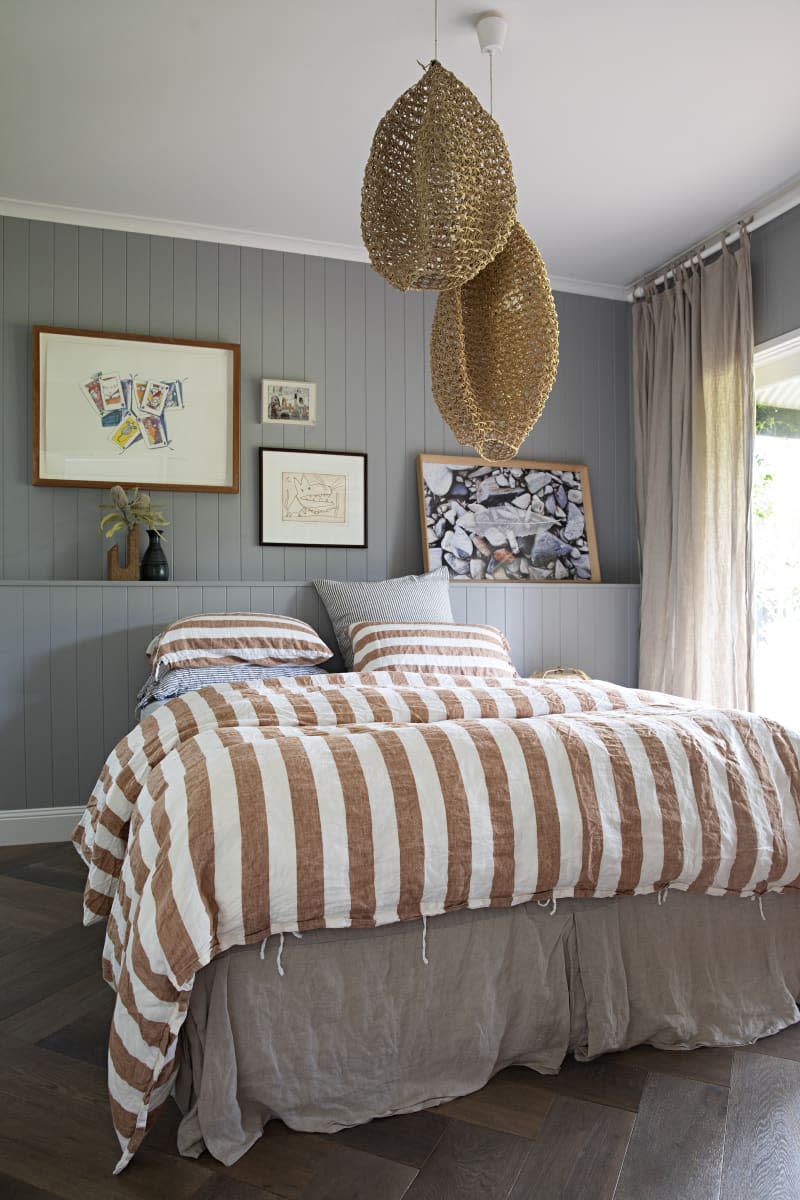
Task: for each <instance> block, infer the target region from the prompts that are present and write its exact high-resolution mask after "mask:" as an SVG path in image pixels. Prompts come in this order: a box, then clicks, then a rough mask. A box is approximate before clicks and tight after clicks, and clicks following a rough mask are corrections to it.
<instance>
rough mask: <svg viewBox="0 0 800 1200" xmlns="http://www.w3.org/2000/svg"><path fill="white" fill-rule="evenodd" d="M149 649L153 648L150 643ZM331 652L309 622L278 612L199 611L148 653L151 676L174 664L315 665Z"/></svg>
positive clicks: (158, 675) (174, 626) (171, 628)
mask: <svg viewBox="0 0 800 1200" xmlns="http://www.w3.org/2000/svg"><path fill="white" fill-rule="evenodd" d="M148 649H149V647H148ZM332 657H333V651H332V650H330V649H329V648H328V646H326V645H325V643H324V642H323V640H322V638H321V637H320V636H319V634H318V633H315V632H314V630H313V629H312V628H311V626H310V625H306V623H305V621H298V620H297V619H296V618H295V617H283V616H278V615H276V614H274V613H249V612H229V613H198V614H197V615H196V616H193V617H183V618H182V619H181V620H180V621H175V622H174V624H172V625H170V626H168V628H167V629H165V630H164V632H163V633H162V634H161V637H160V638H159V640H158V645H157V646H156V647H155V649H154V650H153V652H152V654H151V656H150V665H151V670H152V673H153V676H154V677H155V678H156V679H160V678H161V676H162V675H163V674H164V673H165V672H166V671H170V670H172V669H173V668H175V667H194V668H197V667H221V666H227V665H229V664H232V663H250V664H251V665H252V666H260V667H279V666H282V665H283V664H291V665H292V666H315V665H316V664H317V663H321V662H325V661H326V660H327V659H329V658H332Z"/></svg>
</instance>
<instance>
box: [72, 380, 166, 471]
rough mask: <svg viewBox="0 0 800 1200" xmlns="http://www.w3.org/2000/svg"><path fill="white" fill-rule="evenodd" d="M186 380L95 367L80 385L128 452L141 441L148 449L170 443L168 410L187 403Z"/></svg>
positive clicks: (116, 441)
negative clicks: (115, 372)
mask: <svg viewBox="0 0 800 1200" xmlns="http://www.w3.org/2000/svg"><path fill="white" fill-rule="evenodd" d="M185 382H186V381H185V380H183V379H139V378H137V376H135V375H133V374H128V375H104V374H103V372H102V371H95V372H94V373H93V374H92V375H90V376H89V378H88V379H85V380H84V381H83V382H82V383H80V384H79V385H78V386H79V388H80V391H81V392H82V393H83V395H84V396H85V397H86V399H87V400H88V401H89V404H90V405H91V407H92V409H93V411H95V412H96V413H97V415H98V416H99V418H100V424H101V425H102V426H103V428H104V429H108V430H109V431H110V440H111V441H112V442H113V443H114V445H115V446H116V447H117V448H118V449H119V451H120V452H121V453H124V452H125V451H126V450H130V448H131V447H132V446H135V445H137V443H139V442H141V443H142V444H143V445H144V446H146V447H147V448H148V450H163V449H166V448H167V447H168V446H169V445H170V437H169V430H168V426H167V418H168V415H169V412H168V410H169V409H173V408H177V409H181V408H183V407H184V395H185V391H186V389H185V387H184V384H185ZM175 424H177V422H176V423H175Z"/></svg>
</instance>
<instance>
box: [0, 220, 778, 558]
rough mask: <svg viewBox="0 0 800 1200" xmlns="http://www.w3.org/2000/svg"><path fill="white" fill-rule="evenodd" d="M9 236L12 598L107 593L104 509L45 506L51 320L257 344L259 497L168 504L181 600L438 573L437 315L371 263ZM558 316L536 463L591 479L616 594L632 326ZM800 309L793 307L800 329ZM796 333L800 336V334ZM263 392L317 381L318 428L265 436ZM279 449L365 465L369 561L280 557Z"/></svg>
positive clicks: (630, 550) (574, 299)
mask: <svg viewBox="0 0 800 1200" xmlns="http://www.w3.org/2000/svg"><path fill="white" fill-rule="evenodd" d="M790 216H791V215H790V214H787V220H786V221H785V222H784V225H785V227H786V229H787V230H789V232H791V228H792V227H791V225H790V222H789V217H790ZM792 219H793V218H792ZM782 220H783V219H782ZM774 224H775V226H776V230H775V231H774V233H772V234H769V235H767V234H763V241H762V243H761V247H762V249H761V251H760V258H759V263H760V264H761V269H762V274H763V273H764V271H767V272H773V271H779V270H780V263H781V261H782V259H781V254H782V253H783V251H784V241H785V237H784V236H783V235H781V234H780V229H778V222H775V223H774ZM768 228H771V227H768ZM761 234H762V231H759V234H758V235H756V237H755V238H754V247H756V246H757V244H758V243H757V238H758V236H759V235H761ZM2 235H3V236H2V239H0V248H2V263H1V264H0V275H1V277H2V290H1V291H0V297H2V317H3V320H2V339H3V340H2V367H1V371H2V373H1V374H0V386H1V387H2V396H0V461H1V462H2V466H3V473H2V481H0V578H4V579H7V580H12V579H19V580H25V579H37V578H41V579H45V578H55V579H65V578H78V579H86V580H92V579H94V580H99V579H101V578H102V577H103V574H104V571H105V551H106V549H107V543H104V541H103V539H102V538H101V536H100V535H99V533H98V530H97V519H98V511H97V505H98V503H99V502H100V499H101V495H100V493H99V492H98V491H97V490H96V489H71V488H59V489H44V488H42V489H31V487H30V467H29V461H30V352H31V348H30V332H29V325H30V323H32V322H33V321H34V320H38V321H50V320H52V321H53V322H54V323H56V324H63V325H67V326H77V327H84V328H92V329H97V328H102V329H105V330H107V331H109V332H115V331H117V330H123V329H124V330H126V331H128V332H131V333H150V334H153V335H155V336H158V335H164V336H169V335H171V334H172V335H174V336H178V337H190V338H191V337H195V336H196V337H198V338H204V339H217V338H221V339H223V340H226V339H227V340H232V341H240V342H241V345H242V394H241V403H242V409H241V412H242V431H241V492H240V494H239V495H238V496H217V495H213V494H212V495H210V494H203V493H201V494H193V493H183V494H181V493H176V494H170V493H162V496H161V497H160V499H161V500H162V503H163V506H164V508H165V511H166V513H167V516H168V517H169V519H170V520H171V522H172V524H171V527H170V530H169V542H168V545H167V551H168V554H169V556H170V559H171V566H172V575H173V578H175V579H176V580H178V581H179V582H182V581H186V580H200V581H202V582H206V581H213V580H216V579H236V578H242V579H246V580H253V581H256V580H259V579H263V580H267V581H273V582H276V581H279V580H281V579H284V578H287V577H288V578H292V579H303V578H306V579H309V578H313V577H315V576H318V575H322V574H333V575H339V576H343V577H346V578H360V577H369V578H380V577H382V576H386V575H388V574H403V573H405V572H408V571H418V570H420V569H421V565H422V560H421V552H420V549H421V548H420V541H419V530H418V517H417V499H416V478H415V463H414V460H415V457H416V455H417V454H418V453H419V452H421V451H428V452H431V453H440V452H452V453H459V452H460V448H459V447H458V446H457V444H456V442H455V439H454V438H453V435H452V434H451V433H450V431H449V429H447V427H446V426H445V424H444V422H443V421H442V418H441V416H440V414H439V412H438V409H437V408H436V405H435V403H434V401H433V396H432V394H431V387H430V377H429V375H430V373H429V365H428V341H429V336H430V327H431V323H432V320H433V313H434V308H435V299H436V298H435V296H434V295H432V294H430V293H424V294H423V293H408V294H402V293H400V292H397V291H395V290H394V289H392V288H390V287H388V286H387V285H386V284H385V283H384V281H383V280H382V279H380V278H379V277H378V276H377V275H376V274H375V273H374V272H373V271H372V270H371V268H369V267H366V266H364V265H363V264H361V263H342V262H338V261H335V260H330V259H329V260H324V259H320V258H314V257H309V258H304V257H303V256H301V255H294V254H279V253H276V252H273V251H256V250H251V249H240V248H239V247H237V246H228V245H225V246H218V245H214V244H212V243H207V242H198V243H195V242H192V241H189V240H184V239H175V240H173V239H171V238H164V237H149V236H147V235H145V234H133V233H129V234H126V233H117V232H113V231H103V230H98V229H76V228H73V227H70V226H65V225H56V226H52V225H50V224H47V223H38V222H27V221H22V220H18V219H15V218H4V219H3V220H2ZM779 235H780V236H779ZM787 236H788V235H787ZM782 237H783V240H781V238H782ZM781 278H783V275H781ZM783 292H784V293H785V292H786V288H785V287H784V288H783ZM556 302H557V306H558V310H559V320H560V325H561V366H560V371H559V376H558V379H557V381H556V386H555V388H554V390H553V395H552V397H551V399H550V401H549V403H548V405H547V407H546V409H545V411H544V413H543V415H542V417H541V419H540V420H539V422H538V423H537V424H536V426H535V427H534V429H533V431H532V433H531V435H530V437H529V438H528V439H527V441H526V442H525V444H524V445H523V447H522V449H521V454H523V455H524V456H526V457H533V458H544V459H554V460H576V461H585V462H587V464H588V466H589V472H590V478H591V482H592V488H593V494H594V499H595V511H596V517H597V532H598V541H599V545H600V558H601V566H602V568H603V573H604V579H606V580H608V581H610V582H615V581H624V580H628V579H635V578H636V577H637V572H638V566H637V556H636V539H635V532H634V513H633V472H632V453H631V419H630V314H629V311H628V306H627V305H625V304H621V303H618V302H614V301H607V300H598V299H593V298H590V297H586V296H574V295H564V294H559V295H557V296H556ZM788 304H789V299H788V293H787V294H786V295H785V296H784V299H783V300H782V301H781V302H780V303H776V305H775V306H774V310H775V312H778V311H780V313H782V314H784V317H783V319H784V320H785V319H786V317H785V314H786V313H787V312H788V311H789V310H788ZM770 319H773V318H770ZM778 319H779V318H778V317H774V320H778ZM793 319H794V323H795V324H800V314H798V315H797V317H796V318H793ZM262 377H265V378H288V379H303V378H305V379H310V380H313V381H315V382H316V383H317V385H318V398H319V419H318V423H317V425H316V426H315V427H313V428H310V429H305V430H304V429H302V428H296V427H295V428H288V429H287V428H284V427H275V426H268V425H262V424H261V421H260V388H259V382H260V380H261V378H262ZM262 445H263V446H286V447H288V448H295V449H300V448H303V447H305V448H307V449H310V450H312V449H320V450H322V449H329V450H366V452H367V453H368V455H369V489H368V499H369V505H368V507H369V547H368V549H367V550H366V551H359V550H347V551H346V550H338V549H333V550H327V551H326V550H323V549H320V548H316V547H288V548H286V549H284V548H282V547H261V546H260V545H259V542H258V453H257V452H258V449H259V448H260V447H261V446H262Z"/></svg>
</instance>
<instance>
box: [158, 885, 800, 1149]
mask: <svg viewBox="0 0 800 1200" xmlns="http://www.w3.org/2000/svg"><path fill="white" fill-rule="evenodd" d="M763 916H764V918H765V919H763V920H762V915H761V910H760V909H759V905H758V904H757V903H751V902H749V901H746V900H739V899H736V898H733V897H728V898H724V897H715V896H704V895H694V894H690V893H681V892H671V893H670V894H669V898H668V900H667V902H666V903H663V904H659V903H658V898H657V897H656V896H636V897H619V898H616V899H610V900H562V901H559V903H558V907H557V910H556V912H555V914H554V915H551V912H550V909H549V908H540V907H539V906H538V905H537V904H536V903H535V902H533V903H529V904H522V905H519V906H517V907H515V908H511V909H482V910H480V911H477V912H469V911H462V912H457V913H451V914H449V915H447V916H444V917H432V918H430V919H429V920H428V938H427V956H428V962H429V965H428V966H425V965H424V963H423V961H422V954H421V946H422V929H421V922H419V921H410V922H404V923H402V924H396V925H387V926H383V927H381V928H380V929H375V930H346V931H340V930H318V931H314V932H309V933H306V934H304V936H303V939H302V942H300V941H295V939H292V938H287V939H286V945H285V947H284V953H283V968H284V975H283V976H280V975H279V974H278V971H277V966H276V955H277V945H278V939H277V938H271V939H270V941H269V942H268V944H267V947H266V954H265V956H264V958H263V959H262V958H261V957H260V954H259V949H258V947H255V946H253V947H241V948H237V949H234V950H231V951H229V952H228V953H226V954H223V955H221V956H220V957H219V958H217V959H216V960H215V961H214V962H213V963H211V964H210V966H208V967H206V968H205V969H204V970H203V971H202V972H201V973H200V974H199V975H198V976H197V980H196V982H195V988H194V992H193V995H192V1000H191V1004H190V1007H189V1014H188V1018H187V1021H186V1023H185V1025H184V1027H183V1031H182V1035H181V1037H182V1046H181V1050H182V1054H181V1066H180V1069H179V1074H178V1083H177V1089H176V1097H177V1099H178V1102H179V1105H180V1107H181V1109H182V1110H183V1112H184V1118H183V1121H182V1123H181V1126H180V1129H179V1134H178V1145H179V1148H180V1150H181V1152H182V1153H183V1154H185V1155H188V1156H190V1157H195V1156H197V1155H199V1154H200V1153H202V1151H203V1150H204V1149H207V1150H209V1151H210V1152H211V1153H212V1154H213V1155H214V1156H215V1157H216V1158H218V1159H220V1160H221V1161H222V1162H224V1163H226V1164H231V1163H234V1162H236V1160H237V1159H238V1158H240V1157H241V1155H242V1154H244V1153H245V1152H246V1151H247V1150H248V1149H249V1148H250V1147H251V1146H252V1145H253V1143H254V1142H255V1141H256V1140H257V1139H258V1138H259V1137H260V1136H261V1131H262V1128H263V1126H264V1125H265V1123H266V1122H267V1121H268V1120H270V1119H271V1118H273V1117H277V1118H280V1119H282V1120H284V1121H285V1122H286V1123H287V1124H288V1125H289V1126H291V1127H292V1128H293V1129H299V1130H307V1131H317V1132H332V1131H334V1130H336V1129H340V1128H342V1127H344V1126H349V1125H355V1124H360V1123H362V1122H364V1121H368V1120H370V1119H371V1118H373V1117H376V1116H387V1115H389V1114H393V1113H400V1112H410V1111H414V1110H415V1109H420V1108H427V1107H429V1106H431V1105H433V1104H436V1103H437V1102H441V1101H444V1100H447V1099H451V1098H453V1097H456V1096H462V1095H465V1094H466V1093H468V1092H472V1091H475V1090H476V1089H478V1088H480V1087H482V1086H483V1085H484V1084H485V1083H486V1081H487V1079H489V1078H490V1077H491V1076H492V1075H493V1074H495V1073H496V1072H497V1071H499V1070H501V1069H502V1068H503V1067H505V1066H509V1065H511V1064H520V1065H524V1066H527V1067H531V1068H533V1069H534V1070H536V1071H539V1072H542V1073H544V1074H551V1073H553V1072H555V1071H557V1070H558V1068H559V1066H560V1065H561V1063H562V1061H563V1058H564V1056H565V1054H566V1053H567V1052H568V1051H572V1052H573V1053H574V1054H575V1056H576V1057H577V1058H580V1059H586V1058H593V1057H594V1056H596V1055H598V1054H602V1053H605V1052H607V1051H613V1050H623V1049H626V1048H627V1047H630V1046H634V1045H638V1044H640V1043H642V1042H649V1043H651V1044H653V1045H655V1046H659V1047H662V1048H665V1049H676V1050H678V1049H690V1048H694V1047H696V1046H730V1045H738V1044H746V1043H748V1042H752V1041H754V1040H755V1039H756V1038H759V1037H764V1036H766V1035H768V1034H771V1033H775V1032H777V1031H778V1030H779V1029H783V1028H785V1027H786V1026H787V1025H790V1024H792V1023H793V1022H794V1021H796V1020H797V1019H798V1018H799V1017H800V1012H798V1008H797V1005H796V1003H795V997H796V996H798V995H800V920H799V919H798V918H800V899H798V898H797V897H795V896H788V895H783V896H777V895H768V896H765V897H764V898H763Z"/></svg>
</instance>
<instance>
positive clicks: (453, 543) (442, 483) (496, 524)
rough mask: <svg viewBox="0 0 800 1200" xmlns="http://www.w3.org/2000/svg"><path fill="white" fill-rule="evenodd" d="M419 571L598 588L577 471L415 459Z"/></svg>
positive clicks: (584, 480)
mask: <svg viewBox="0 0 800 1200" xmlns="http://www.w3.org/2000/svg"><path fill="white" fill-rule="evenodd" d="M417 478H418V486H419V506H420V520H421V526H422V550H423V556H424V561H425V570H426V571H432V570H434V569H435V568H436V567H441V566H446V567H448V568H449V570H450V574H451V576H452V577H453V578H454V579H455V580H463V581H465V582H469V581H471V580H472V581H481V582H486V581H491V580H497V581H498V582H503V583H509V582H524V583H599V582H600V562H599V560H598V557H597V539H596V536H595V528H594V518H593V515H592V498H591V493H590V491H589V472H588V470H587V468H586V467H585V466H582V465H581V464H580V463H561V462H557V463H552V462H532V461H529V460H525V459H512V460H510V461H509V462H506V463H499V464H491V463H487V462H486V461H485V460H484V459H482V458H460V457H459V456H457V455H443V454H420V455H419V457H418V459H417Z"/></svg>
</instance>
